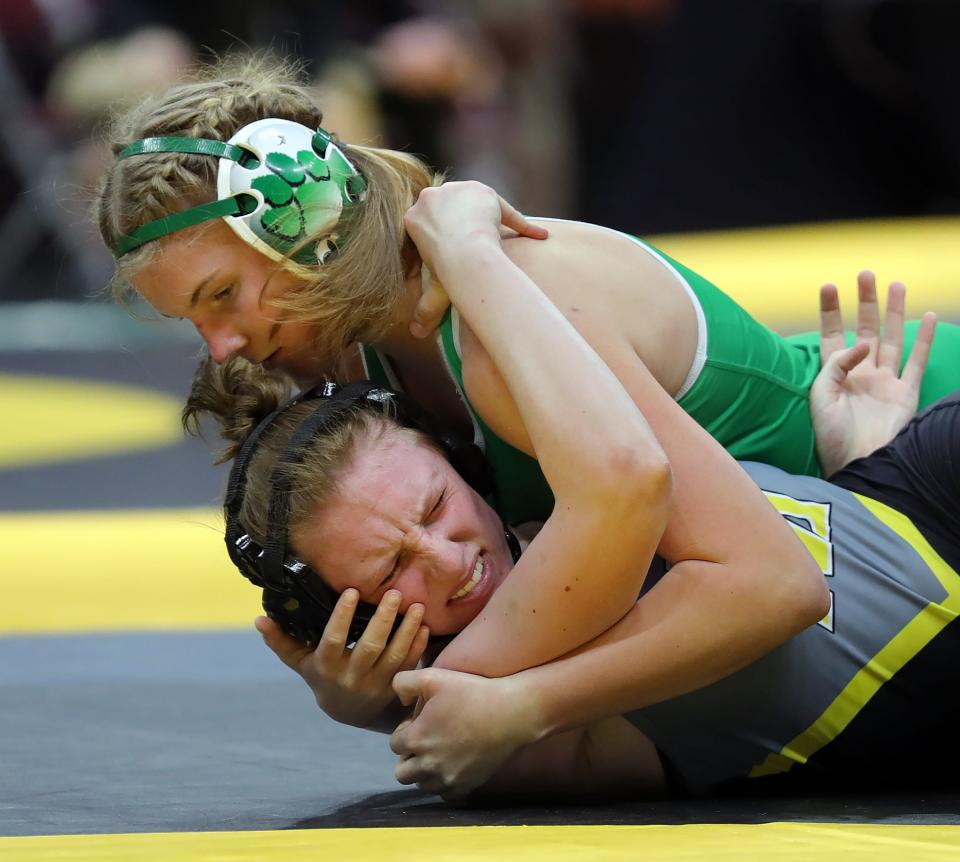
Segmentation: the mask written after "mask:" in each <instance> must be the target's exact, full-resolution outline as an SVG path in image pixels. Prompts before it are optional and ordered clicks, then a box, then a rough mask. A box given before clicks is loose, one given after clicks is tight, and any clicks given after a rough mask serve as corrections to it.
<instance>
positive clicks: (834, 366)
mask: <svg viewBox="0 0 960 862" xmlns="http://www.w3.org/2000/svg"><path fill="white" fill-rule="evenodd" d="M869 353H870V345H869V344H867V343H866V342H865V341H861V342H860V343H859V344H854V345H853V347H848V348H847V349H846V350H838V351H837V352H836V353H834V354H832V355H831V356H830V357H829V358H828V359H827V361H826V364H825V365H824V366H823V372H822V373H823V374H824V375H826V376H827V378H828V379H829V380H831V381H833V382H834V383H836V384H837V385H839V384H841V383H843V381H844V380H846V378H847V375H848V374H849V373H850V372H851V371H853V369H854V368H856V367H857V366H858V365H859V364H860V363H861V362H863V360H864V359H866V358H867V356H868V355H869Z"/></svg>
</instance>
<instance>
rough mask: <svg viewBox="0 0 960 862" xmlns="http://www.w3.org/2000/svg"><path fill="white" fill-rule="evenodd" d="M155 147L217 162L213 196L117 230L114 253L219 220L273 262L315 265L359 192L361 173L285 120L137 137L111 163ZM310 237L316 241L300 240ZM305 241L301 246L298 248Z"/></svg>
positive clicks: (323, 138)
mask: <svg viewBox="0 0 960 862" xmlns="http://www.w3.org/2000/svg"><path fill="white" fill-rule="evenodd" d="M155 153H193V154H196V155H203V156H210V157H212V158H217V159H219V160H220V166H219V169H218V171H217V200H215V201H210V202H209V203H205V204H201V205H200V206H196V207H191V208H190V209H187V210H183V211H181V212H177V213H171V214H170V215H167V216H163V217H161V218H158V219H154V220H153V221H150V222H147V223H146V224H144V225H141V226H140V227H138V228H137V229H136V230H134V231H132V232H131V233H130V234H127V235H124V236H121V237H120V239H119V240H118V241H117V247H116V249H115V251H114V254H115V256H116V257H118V258H119V257H123V255H125V254H127V253H129V252H131V251H133V250H134V249H136V248H139V247H140V246H141V245H143V244H144V243H147V242H150V241H151V240H155V239H159V238H160V237H162V236H167V235H168V234H171V233H174V232H175V231H178V230H183V229H184V228H187V227H192V226H193V225H196V224H200V223H201V222H205V221H209V220H211V219H215V218H222V219H223V220H224V221H225V222H226V223H227V224H228V225H230V227H231V228H232V229H233V230H234V231H235V232H236V233H237V234H238V235H239V236H240V237H241V238H243V239H244V240H246V241H247V242H248V243H250V244H251V245H252V246H254V248H256V249H258V250H259V251H261V252H263V254H265V255H267V256H268V257H270V258H273V259H274V260H282V259H284V258H287V257H291V256H292V257H293V259H294V260H296V261H297V262H298V263H304V264H309V263H315V262H320V263H323V261H324V260H326V259H328V258H329V256H330V255H331V254H332V253H333V252H334V251H335V250H336V247H337V241H338V239H341V240H342V237H338V234H337V230H336V228H337V224H338V222H339V221H340V216H341V214H342V212H343V211H344V210H345V209H348V208H350V207H353V206H356V205H357V204H359V203H361V202H362V201H363V200H364V199H365V198H366V195H367V183H366V180H365V179H364V177H363V175H362V174H361V173H360V172H359V171H358V170H357V169H356V168H355V167H354V166H353V165H352V164H351V163H350V161H349V159H347V157H346V156H345V155H344V154H343V151H342V150H341V149H340V148H339V147H338V146H337V145H336V144H334V143H333V141H332V140H331V137H330V135H329V134H328V133H327V132H325V131H324V130H323V129H316V130H312V129H309V128H307V127H306V126H304V125H301V124H300V123H295V122H293V121H292V120H279V119H267V120H257V121H256V122H255V123H250V124H249V125H246V126H244V127H243V128H242V129H240V130H239V131H238V132H237V133H236V134H235V135H234V136H233V137H232V138H230V140H229V141H227V142H224V141H218V140H214V139H212V138H179V137H157V138H144V139H142V140H139V141H136V142H135V143H133V144H131V145H130V146H128V147H126V148H125V149H124V150H123V151H121V153H120V154H119V155H118V156H117V159H118V161H119V160H123V159H128V158H131V157H132V156H149V155H153V154H155ZM311 237H318V238H319V240H318V242H317V244H316V247H314V245H313V243H306V241H307V240H308V239H309V238H311ZM304 243H306V246H305V247H303V246H304Z"/></svg>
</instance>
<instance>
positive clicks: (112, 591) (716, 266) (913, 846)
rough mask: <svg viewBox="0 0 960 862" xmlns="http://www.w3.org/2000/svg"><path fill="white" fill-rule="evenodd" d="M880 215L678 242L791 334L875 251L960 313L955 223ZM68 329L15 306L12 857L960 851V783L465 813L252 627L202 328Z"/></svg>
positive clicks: (686, 254)
mask: <svg viewBox="0 0 960 862" xmlns="http://www.w3.org/2000/svg"><path fill="white" fill-rule="evenodd" d="M873 227H874V228H875V233H873V234H871V236H872V238H873V239H874V240H876V243H875V244H874V243H871V244H870V249H869V250H868V251H864V250H863V247H862V245H861V246H858V245H857V243H856V242H854V239H853V238H852V236H850V235H848V236H847V237H846V239H844V237H843V236H842V235H841V236H839V237H838V236H837V235H836V234H835V233H830V232H828V233H826V234H822V235H821V234H820V232H821V231H822V230H823V228H807V229H804V230H806V231H808V233H806V234H805V235H803V236H801V235H800V234H799V233H798V232H797V229H790V230H787V229H784V230H781V231H779V232H777V231H773V232H763V231H752V232H738V233H737V234H735V235H732V236H728V237H726V239H727V241H728V245H729V249H732V250H729V249H728V251H723V248H724V246H723V244H722V243H720V244H717V242H718V241H717V238H716V237H713V236H704V237H701V238H700V239H701V241H702V242H701V245H700V246H696V245H695V242H696V238H672V239H671V238H668V239H663V238H661V240H660V242H661V244H662V246H663V247H664V249H665V250H667V251H668V252H671V253H673V254H675V255H676V256H677V257H678V258H679V259H681V260H684V261H685V262H687V263H689V264H690V265H692V266H694V267H697V268H700V269H701V270H702V271H703V272H704V273H705V274H707V275H710V276H711V277H713V278H714V279H715V280H716V281H717V282H718V283H719V284H720V285H721V286H723V287H725V288H726V289H727V290H728V291H730V292H731V293H732V294H734V295H735V296H736V297H737V298H738V299H740V300H741V301H742V302H744V304H746V305H747V307H748V308H749V309H750V310H751V311H752V312H753V313H754V314H755V315H756V316H758V317H759V318H761V319H763V320H764V321H766V322H769V323H771V324H772V325H775V326H778V327H780V328H782V329H783V330H784V331H795V330H797V329H801V328H809V327H810V326H813V325H815V320H816V287H817V285H818V284H819V283H820V282H821V281H824V280H834V281H838V282H839V283H840V284H841V285H842V287H843V288H844V297H845V298H846V299H847V300H848V304H849V307H850V309H851V310H852V308H853V305H852V296H851V289H852V286H853V283H854V277H855V274H856V270H857V269H858V268H859V267H861V266H863V265H865V264H867V263H870V264H871V265H873V266H874V267H875V268H876V269H877V271H878V275H879V277H880V279H881V281H882V282H884V283H885V282H886V281H887V280H889V279H890V278H893V277H901V278H904V279H905V280H907V281H908V284H911V287H912V289H913V292H912V294H911V297H912V299H913V300H914V302H912V303H911V309H912V312H913V313H915V314H919V312H920V311H922V310H925V309H926V308H928V307H930V308H934V309H937V310H938V311H940V312H941V317H942V318H943V319H950V320H954V321H960V291H958V290H956V289H955V288H954V287H953V285H956V284H958V283H960V261H958V260H957V255H956V253H955V252H954V253H953V256H952V258H951V256H950V254H949V249H950V247H951V245H952V249H956V248H957V247H958V244H957V242H956V240H957V238H958V236H960V222H957V221H953V222H947V221H943V222H932V223H927V224H926V228H929V230H926V228H925V229H919V228H918V229H917V230H916V231H912V232H913V233H915V234H917V235H916V236H914V237H913V239H910V234H911V231H910V230H904V226H903V225H901V226H900V230H899V232H898V233H897V234H896V235H897V236H898V237H899V239H896V240H895V237H894V235H893V234H891V233H889V231H890V230H891V229H892V228H891V227H890V226H884V225H877V226H873ZM842 229H843V230H845V229H846V228H845V227H842ZM860 230H861V233H860V234H858V235H859V236H860V238H861V240H862V239H863V233H862V231H863V227H862V226H861V228H860ZM801 233H802V232H801ZM921 234H922V236H921ZM818 236H819V241H820V242H821V247H822V249H823V255H816V254H814V253H813V252H811V247H812V246H813V247H815V246H816V242H814V240H817V239H818ZM951 237H952V239H951ZM691 243H694V245H691ZM765 243H766V244H765ZM764 248H768V249H769V248H773V249H774V250H775V253H765V252H763V251H762V250H763V249H764ZM791 249H793V251H791ZM897 254H899V255H901V257H900V258H897ZM764 255H766V256H764ZM711 256H713V258H711ZM814 258H818V259H819V260H820V261H821V263H820V264H816V265H815V263H814ZM878 260H879V262H878ZM823 261H826V263H823ZM725 267H726V269H725ZM818 267H819V268H818ZM911 267H912V268H911ZM951 267H952V268H951ZM718 270H719V271H720V272H719V274H718ZM758 271H762V273H765V275H763V276H762V277H756V276H755V275H753V274H754V273H756V272H758ZM798 273H799V276H798ZM751 279H754V280H752V281H751ZM771 284H774V285H776V289H775V290H773V289H772V288H770V287H769V285H771ZM765 285H766V287H765ZM738 290H739V291H740V293H738ZM0 317H7V318H8V319H9V315H6V314H4V315H0ZM84 321H85V318H84V311H83V309H77V310H76V313H75V314H72V315H71V316H70V317H69V322H70V326H71V327H73V328H74V329H82V328H84V326H85V324H84ZM52 327H53V324H50V326H48V327H46V328H45V332H46V336H47V337H48V340H49V341H52V342H55V343H56V346H57V347H58V349H43V350H30V349H27V346H25V343H24V342H23V340H22V335H23V329H24V327H23V326H19V325H18V326H17V327H15V329H16V330H17V331H11V330H10V328H9V327H8V329H7V330H6V331H5V330H4V329H3V324H2V323H0V345H2V346H3V348H2V349H0V403H2V404H3V408H4V409H3V423H2V426H0V593H2V595H3V602H2V604H0V698H2V708H0V765H2V769H0V836H3V837H0V859H3V860H5V862H6V860H54V859H56V860H68V859H78V860H81V859H82V860H121V859H122V860H126V859H138V860H169V859H199V860H230V859H237V860H244V859H250V860H271V859H277V860H280V859H284V860H300V859H304V860H305V859H311V860H322V859H328V858H329V859H340V858H342V859H351V860H355V862H364V860H377V862H392V860H407V859H410V860H414V859H415V860H424V859H430V860H432V859H457V860H475V859H476V860H480V859H491V858H500V859H505V860H506V859H526V860H530V862H533V860H541V859H543V860H550V862H563V861H564V860H577V862H586V860H593V859H624V860H626V859H631V860H632V859H638V858H642V859H646V860H661V859H663V860H687V859H691V860H692V859H721V860H722V859H731V860H732V859H737V860H760V859H764V860H765V859H774V858H777V859H781V860H785V862H786V860H792V859H812V858H818V859H821V860H833V859H837V860H840V859H842V860H845V862H849V860H859V859H870V860H872V862H886V860H894V859H897V860H901V859H910V860H921V859H930V860H933V859H937V860H946V859H952V858H960V792H953V791H950V792H943V791H938V792H936V793H910V794H902V795H893V796H891V795H876V796H862V795H861V796H856V797H852V796H830V795H826V796H821V797H817V798H776V799H752V800H749V799H722V800H714V799H705V800H696V801H663V802H657V803H639V802H627V803H621V804H615V805H604V806H597V807H583V806H576V807H539V808H522V809H518V808H503V809H460V808H452V807H448V806H446V805H443V804H442V803H440V802H439V801H438V800H437V799H436V798H435V797H431V796H428V795H426V794H422V793H420V792H419V791H416V790H410V789H404V788H401V787H400V786H399V785H397V784H395V783H394V782H393V779H392V771H393V757H392V755H391V754H390V752H389V750H388V748H387V744H386V737H383V736H380V735H377V734H372V733H364V732H362V731H359V730H354V729H352V728H346V727H341V726H339V725H337V724H335V723H334V722H331V721H329V720H327V719H326V718H325V717H324V716H323V715H322V714H321V713H320V712H319V711H318V710H317V709H316V707H315V705H314V704H313V702H312V699H311V697H310V695H309V693H308V692H307V690H306V689H305V687H304V686H303V685H302V683H300V681H299V680H298V679H297V678H296V677H295V676H294V675H293V674H292V673H291V672H290V671H288V670H287V669H286V668H284V667H282V666H281V665H280V664H279V662H277V661H276V659H275V658H274V657H273V656H272V654H270V653H269V652H268V651H267V650H266V649H265V648H264V647H263V645H262V644H261V643H260V640H259V636H258V635H257V634H256V632H254V630H253V628H252V625H251V621H252V619H253V617H254V616H255V615H256V614H257V612H258V602H257V592H256V591H255V590H254V589H253V588H251V587H249V586H248V585H247V584H246V583H245V582H244V581H243V580H242V579H241V578H239V577H238V576H237V574H236V573H235V572H232V571H231V570H230V567H229V564H228V563H227V561H226V559H225V557H224V554H223V550H222V538H221V520H220V515H219V511H218V508H217V503H218V500H219V496H220V492H221V487H222V484H223V482H224V481H225V474H224V472H223V469H222V468H217V469H214V468H212V467H211V466H210V458H209V454H208V449H207V447H206V445H205V444H203V443H202V442H198V441H189V442H188V441H184V440H183V439H182V438H181V435H180V431H179V426H178V421H177V414H178V410H179V405H180V401H181V399H182V397H183V395H184V393H185V390H186V386H187V382H188V380H189V378H190V375H191V372H192V367H193V360H192V358H191V355H190V354H191V351H192V350H193V349H194V348H193V347H191V346H189V345H184V343H183V342H182V341H180V340H176V339H171V340H170V341H168V342H166V343H165V342H164V341H163V339H156V338H152V339H150V340H149V343H148V341H147V340H145V339H144V340H139V337H138V336H136V335H132V336H129V337H128V336H127V335H126V334H125V333H126V329H124V328H123V327H119V328H117V329H116V330H115V331H113V334H112V335H110V334H109V333H108V334H107V335H106V336H105V338H104V340H103V341H102V344H101V346H100V347H98V348H96V349H92V348H91V347H90V345H79V344H77V343H76V340H75V339H73V338H72V335H71V331H70V329H69V328H67V329H64V330H63V332H62V334H61V335H59V336H56V335H51V331H50V329H51V328H52ZM133 331H135V330H131V332H133ZM118 332H122V333H123V334H120V335H118V334H117V333H118ZM71 345H73V348H72V349H65V348H70V346H71ZM958 374H960V370H958ZM441 827H442V828H441Z"/></svg>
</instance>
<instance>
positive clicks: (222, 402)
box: [181, 357, 435, 544]
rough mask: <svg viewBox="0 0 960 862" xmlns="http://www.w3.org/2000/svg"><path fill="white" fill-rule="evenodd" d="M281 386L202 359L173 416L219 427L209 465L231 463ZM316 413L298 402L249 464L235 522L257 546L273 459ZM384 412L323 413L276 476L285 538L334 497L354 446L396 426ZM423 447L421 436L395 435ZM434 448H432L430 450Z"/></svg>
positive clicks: (231, 362)
mask: <svg viewBox="0 0 960 862" xmlns="http://www.w3.org/2000/svg"><path fill="white" fill-rule="evenodd" d="M292 388H293V387H292V382H291V381H290V380H289V378H287V377H285V376H283V375H279V374H275V373H272V372H269V371H266V370H265V369H263V368H262V367H260V366H259V365H253V364H252V363H250V362H247V360H245V359H241V358H240V357H233V358H231V359H228V360H227V361H226V362H224V363H223V364H222V365H217V364H216V363H215V362H213V360H212V359H210V358H209V357H206V358H205V359H204V360H203V361H202V362H201V363H200V367H199V368H198V369H197V373H196V375H195V376H194V380H193V385H192V386H191V389H190V394H189V396H188V398H187V402H186V404H185V406H184V408H183V411H182V413H181V421H182V423H183V427H184V430H185V431H187V433H189V434H194V435H199V434H200V433H201V419H202V417H203V416H204V415H210V416H212V417H213V418H214V419H216V420H217V421H218V422H219V424H220V436H221V437H222V438H223V439H224V440H225V441H226V442H227V446H226V448H225V449H224V451H223V452H222V453H221V456H220V458H219V460H218V462H217V463H222V462H224V461H227V460H230V459H232V458H234V457H236V455H237V453H238V451H239V449H240V447H241V446H242V445H243V442H244V440H246V439H247V437H248V436H249V435H250V432H251V431H252V430H253V429H254V428H255V427H256V426H257V424H259V422H260V421H261V420H262V419H264V418H265V417H266V416H268V415H269V414H270V413H272V412H273V411H274V410H275V409H276V408H277V407H278V406H280V405H282V404H283V403H285V402H286V401H287V399H288V398H289V396H290V394H291V392H292ZM316 409H317V404H316V402H315V401H305V402H302V403H300V404H297V405H295V406H293V407H291V408H290V409H289V410H286V411H284V412H283V413H281V414H280V416H278V417H277V419H276V420H275V421H274V422H273V424H272V427H271V428H269V429H268V430H267V431H266V432H264V434H263V436H262V437H261V439H260V442H259V443H258V444H257V449H256V452H255V453H254V455H253V457H252V458H251V459H250V463H249V464H248V466H247V473H246V488H245V491H244V495H243V502H242V505H241V508H240V515H239V520H240V523H241V524H243V526H244V529H245V530H246V531H247V532H249V533H250V535H251V536H252V537H253V539H254V540H255V541H257V542H259V543H260V544H263V543H264V542H265V541H266V532H267V520H268V514H269V509H270V495H271V490H272V488H271V481H272V478H273V474H274V471H275V469H276V466H277V462H278V461H279V460H280V456H281V454H282V453H283V452H284V450H285V449H286V448H287V446H288V445H289V443H290V438H291V437H292V436H293V434H294V433H295V432H296V430H297V428H298V427H299V426H300V423H301V422H302V421H303V420H304V419H305V418H306V416H307V415H308V414H309V413H311V412H312V411H314V410H316ZM388 410H389V408H388V406H387V403H384V412H383V413H379V414H378V413H376V412H374V411H373V410H371V409H370V407H369V406H368V407H358V406H353V405H349V404H343V405H340V406H339V407H334V408H333V409H332V410H331V413H330V416H331V422H330V423H329V425H328V426H327V427H326V429H325V431H324V433H323V434H320V435H318V436H316V437H315V438H314V439H313V441H312V442H311V443H310V445H309V446H308V447H307V449H306V450H305V452H304V455H303V458H302V460H301V461H300V462H298V463H296V464H291V465H289V466H288V467H285V468H284V469H285V470H287V471H288V472H287V476H288V477H289V479H290V508H289V513H290V514H289V520H288V525H289V527H288V528H289V530H290V532H292V531H293V529H294V527H295V525H298V524H300V523H302V522H303V521H304V520H306V519H307V518H308V517H309V516H310V515H311V514H312V513H314V512H316V511H317V509H318V508H320V507H322V506H323V505H325V504H326V503H327V501H328V500H329V499H330V497H331V495H332V494H334V493H335V492H336V489H337V485H338V483H339V480H340V476H341V475H342V473H343V470H344V469H345V468H346V467H347V466H348V465H349V464H350V463H351V462H352V460H353V456H354V453H355V452H356V447H357V443H358V442H359V441H361V440H363V441H371V442H373V443H376V441H377V440H379V439H380V437H381V436H382V435H383V434H384V433H385V432H387V431H388V430H389V429H400V428H401V426H400V425H398V424H397V423H396V421H395V420H394V419H393V418H392V417H391V415H390V414H389V412H388ZM403 430H404V431H405V432H406V433H410V434H415V435H417V436H418V437H420V438H422V439H424V440H428V441H429V438H428V437H427V436H426V435H425V434H421V433H420V432H417V431H414V430H411V429H403ZM432 445H435V444H432Z"/></svg>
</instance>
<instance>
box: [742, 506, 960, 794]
mask: <svg viewBox="0 0 960 862" xmlns="http://www.w3.org/2000/svg"><path fill="white" fill-rule="evenodd" d="M854 496H855V497H856V498H857V499H858V500H859V501H860V502H861V503H862V504H863V505H864V506H865V507H866V508H867V510H869V511H870V512H871V513H872V514H873V516H874V517H875V518H876V519H877V520H878V521H880V522H881V523H882V524H884V525H885V526H887V527H888V528H889V529H891V530H892V531H893V532H894V533H896V534H897V535H898V536H900V538H901V539H903V540H904V541H905V542H907V544H909V545H910V547H912V548H913V549H914V550H915V551H916V552H917V554H919V555H920V558H921V559H922V560H923V562H924V563H926V565H927V566H928V567H929V569H930V571H931V572H933V574H934V576H935V577H936V579H937V580H938V581H939V582H940V585H941V586H942V587H943V589H944V591H945V592H946V594H947V595H946V598H944V599H943V601H941V602H929V603H928V604H927V605H926V606H925V607H924V608H922V609H921V610H920V611H919V612H918V613H917V615H916V616H915V617H914V618H913V619H912V620H910V622H908V623H907V624H906V625H905V626H904V627H903V628H902V629H901V630H900V631H899V632H898V633H897V634H896V635H895V636H894V637H893V638H892V639H891V640H890V641H889V642H888V643H887V644H886V645H885V646H884V647H883V648H882V649H881V650H880V651H879V652H878V653H877V654H876V655H875V656H874V657H873V658H872V659H870V661H868V662H867V663H866V664H865V665H864V666H863V667H862V668H860V670H859V671H857V673H856V674H855V675H854V677H853V679H851V680H850V682H848V683H847V685H846V687H845V688H844V689H843V691H841V692H840V694H838V695H837V696H836V698H835V699H834V701H833V703H831V704H830V706H828V707H827V708H826V709H825V710H824V712H823V713H822V714H821V715H820V717H819V718H818V719H817V720H816V721H815V722H814V723H813V724H812V725H810V727H808V728H807V729H806V730H805V731H803V732H802V733H801V734H799V735H798V736H796V737H795V738H794V739H792V740H790V742H788V743H787V744H786V745H785V746H784V747H783V748H782V749H781V750H780V752H779V753H777V754H769V755H767V757H766V759H765V760H764V761H763V763H761V764H759V765H758V766H755V767H754V768H753V769H752V770H751V772H750V777H751V778H759V777H760V776H763V775H771V774H774V773H777V772H786V771H787V770H789V769H790V768H791V767H792V766H794V765H795V764H797V763H806V762H807V759H808V758H810V757H811V756H812V755H813V754H815V753H816V752H817V751H819V750H820V749H821V748H823V747H824V746H825V745H826V744H827V743H828V742H830V741H832V740H833V739H835V738H836V737H837V736H839V735H840V733H842V732H843V730H844V729H845V728H846V727H847V725H849V724H850V722H851V721H853V719H854V718H855V717H856V715H857V714H858V713H859V712H860V710H862V709H863V708H864V707H865V706H866V705H867V703H869V702H870V699H871V698H872V697H873V696H874V695H875V694H876V693H877V692H878V691H879V690H880V688H881V687H882V686H883V684H884V683H885V682H887V680H889V679H891V678H892V677H893V675H894V674H895V673H897V672H898V671H899V670H900V669H901V668H902V667H903V666H904V665H905V664H906V663H907V662H908V661H910V659H912V658H913V657H914V656H915V655H917V653H919V652H920V651H921V650H922V649H923V648H924V647H925V646H927V644H929V643H930V642H931V641H932V640H933V639H934V638H935V637H936V636H937V635H938V634H939V633H940V632H941V631H943V629H944V628H945V627H946V626H947V624H948V623H950V622H952V621H953V620H954V619H956V618H957V616H958V615H960V575H958V574H957V572H955V571H954V570H953V569H952V568H951V567H950V566H949V565H947V563H946V562H944V560H943V559H942V558H941V557H940V555H939V554H938V553H937V552H936V551H935V550H934V549H933V548H931V547H930V544H929V543H928V542H927V540H926V539H925V538H924V537H923V535H922V534H921V533H920V531H919V530H918V529H917V528H916V527H915V526H914V525H913V522H912V521H911V520H910V519H909V518H908V517H907V516H906V515H903V514H902V513H900V512H898V511H896V510H895V509H891V508H890V507H889V506H886V505H884V504H883V503H879V502H877V501H876V500H871V499H870V498H869V497H863V496H861V495H860V494H855V495H854Z"/></svg>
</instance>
